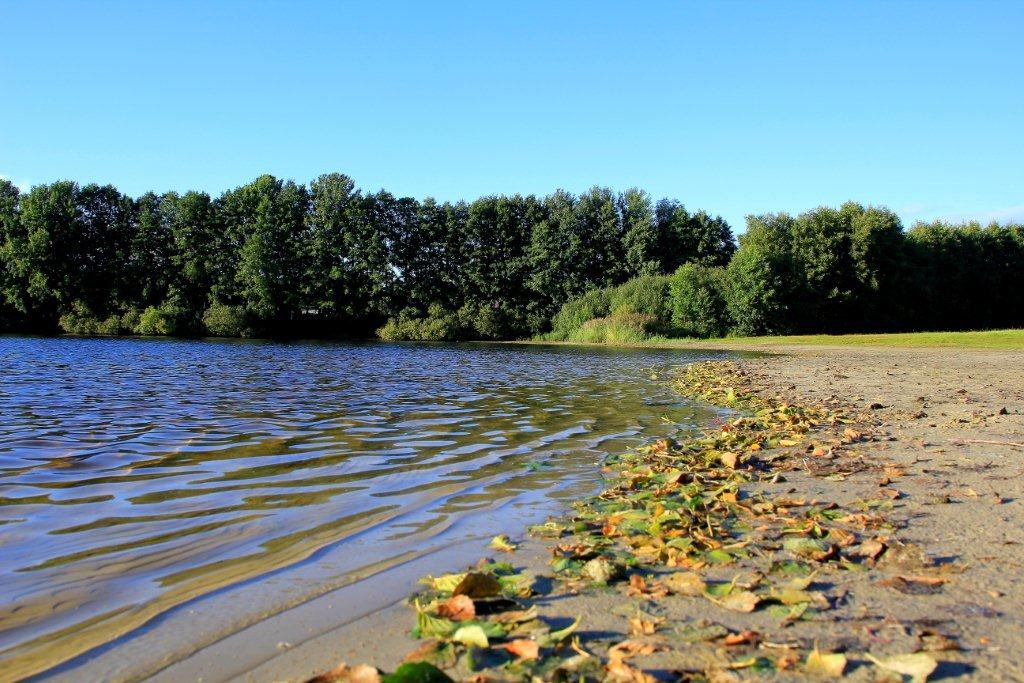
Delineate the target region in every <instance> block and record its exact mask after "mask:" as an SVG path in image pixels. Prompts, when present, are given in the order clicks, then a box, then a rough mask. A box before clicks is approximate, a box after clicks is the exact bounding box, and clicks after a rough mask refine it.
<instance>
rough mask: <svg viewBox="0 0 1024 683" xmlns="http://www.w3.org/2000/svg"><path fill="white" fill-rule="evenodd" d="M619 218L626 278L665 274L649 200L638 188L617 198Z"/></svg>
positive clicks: (660, 246) (652, 207) (627, 191)
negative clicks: (626, 271) (620, 218)
mask: <svg viewBox="0 0 1024 683" xmlns="http://www.w3.org/2000/svg"><path fill="white" fill-rule="evenodd" d="M618 203H619V213H620V214H621V216H622V231H623V234H622V247H623V251H624V252H625V254H624V258H625V262H626V268H627V270H628V275H629V276H641V275H660V274H662V273H664V272H665V270H664V262H663V255H662V253H661V248H662V245H661V243H660V240H659V239H658V226H657V224H656V223H655V218H654V206H653V205H652V204H651V197H650V196H649V195H648V194H647V193H646V192H644V191H643V190H639V189H637V188H635V187H634V188H632V189H629V190H626V191H625V192H623V193H622V194H620V195H619V200H618Z"/></svg>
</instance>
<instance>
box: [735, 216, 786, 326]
mask: <svg viewBox="0 0 1024 683" xmlns="http://www.w3.org/2000/svg"><path fill="white" fill-rule="evenodd" d="M792 222H793V219H792V218H790V217H789V216H788V215H786V214H775V215H765V216H760V217H755V216H750V217H748V218H747V232H746V234H744V235H743V236H742V237H740V248H739V250H738V251H737V252H736V254H735V255H734V256H733V258H732V260H731V261H730V262H729V266H728V268H727V269H726V283H727V286H726V307H727V310H728V314H729V318H730V319H731V320H732V321H733V325H734V329H735V331H736V333H737V334H740V335H745V336H754V335H761V334H782V333H784V332H786V331H787V329H788V326H789V321H788V317H787V316H788V312H789V308H788V307H789V302H790V290H791V284H790V283H791V282H792V278H793V276H792V254H791V251H790V248H789V231H790V228H791V226H792Z"/></svg>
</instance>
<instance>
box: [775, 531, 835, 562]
mask: <svg viewBox="0 0 1024 683" xmlns="http://www.w3.org/2000/svg"><path fill="white" fill-rule="evenodd" d="M782 547H783V548H785V549H786V550H788V551H789V552H791V553H793V554H794V555H796V556H797V557H802V558H805V559H808V560H815V561H816V562H823V561H825V560H827V559H828V558H830V557H832V555H834V554H835V552H836V548H835V546H833V545H832V544H831V543H826V542H825V541H822V540H819V539H817V538H809V537H807V536H794V537H791V538H787V539H786V540H785V541H783V542H782Z"/></svg>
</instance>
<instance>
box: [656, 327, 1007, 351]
mask: <svg viewBox="0 0 1024 683" xmlns="http://www.w3.org/2000/svg"><path fill="white" fill-rule="evenodd" d="M648 343H651V344H658V345H661V344H669V345H675V344H677V343H679V344H682V345H686V346H703V345H707V344H709V343H710V344H713V345H718V344H736V345H742V346H785V345H793V346H885V347H930V348H937V347H948V348H962V349H1024V330H984V331H981V332H902V333H896V334H838V335H833V334H801V335H791V336H781V337H734V338H725V339H717V340H672V339H652V340H650V341H649V342H648Z"/></svg>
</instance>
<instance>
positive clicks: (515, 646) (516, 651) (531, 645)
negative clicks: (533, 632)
mask: <svg viewBox="0 0 1024 683" xmlns="http://www.w3.org/2000/svg"><path fill="white" fill-rule="evenodd" d="M500 647H503V648H505V649H506V650H508V651H509V652H510V653H511V654H512V655H513V656H515V657H516V658H517V659H527V660H528V659H537V658H538V657H540V645H539V644H538V643H537V641H535V640H527V639H526V638H517V639H516V640H510V641H509V642H507V643H504V644H502V645H501V646H500Z"/></svg>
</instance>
